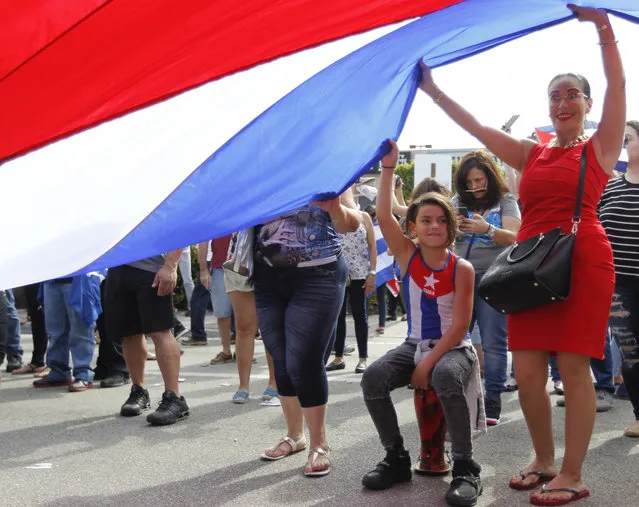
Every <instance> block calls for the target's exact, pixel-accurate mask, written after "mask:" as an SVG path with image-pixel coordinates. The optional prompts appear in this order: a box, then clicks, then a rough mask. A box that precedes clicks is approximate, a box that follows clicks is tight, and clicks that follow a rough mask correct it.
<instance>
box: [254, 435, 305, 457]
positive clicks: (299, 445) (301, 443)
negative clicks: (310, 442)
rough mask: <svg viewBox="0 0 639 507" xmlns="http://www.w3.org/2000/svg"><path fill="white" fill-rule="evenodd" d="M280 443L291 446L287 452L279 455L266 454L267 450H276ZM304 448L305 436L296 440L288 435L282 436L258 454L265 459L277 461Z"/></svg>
mask: <svg viewBox="0 0 639 507" xmlns="http://www.w3.org/2000/svg"><path fill="white" fill-rule="evenodd" d="M282 444H288V446H289V447H290V448H291V451H290V452H287V453H286V454H281V455H280V456H269V455H268V454H266V453H267V452H268V451H273V452H275V451H277V450H278V449H279V448H280V446H281V445H282ZM304 449H306V438H304V436H302V438H300V439H299V440H298V441H297V442H296V441H295V440H293V439H292V438H290V437H284V438H282V439H281V440H280V441H279V442H278V443H277V444H275V445H274V446H273V447H269V448H268V449H266V451H265V452H264V454H262V455H261V456H260V458H262V459H263V460H266V461H279V460H281V459H282V458H286V457H287V456H290V455H291V454H295V453H297V452H300V451H303V450H304Z"/></svg>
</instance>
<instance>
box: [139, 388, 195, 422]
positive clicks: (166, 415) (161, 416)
mask: <svg viewBox="0 0 639 507" xmlns="http://www.w3.org/2000/svg"><path fill="white" fill-rule="evenodd" d="M189 413H190V412H189V406H188V405H187V404H186V400H185V399H184V396H179V397H178V395H177V394H175V393H174V392H173V391H164V394H163V395H162V401H161V402H160V406H159V407H158V408H157V410H156V411H155V412H153V413H152V414H149V415H148V416H146V422H148V423H150V424H151V425H153V426H166V425H168V424H173V423H176V422H177V421H179V420H180V419H184V418H185V417H187V416H188V415H189Z"/></svg>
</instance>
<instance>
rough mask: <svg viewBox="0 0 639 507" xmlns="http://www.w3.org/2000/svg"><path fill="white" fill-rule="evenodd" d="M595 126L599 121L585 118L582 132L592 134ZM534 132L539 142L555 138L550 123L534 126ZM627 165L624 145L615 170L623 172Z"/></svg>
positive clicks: (546, 141) (547, 141) (545, 142)
mask: <svg viewBox="0 0 639 507" xmlns="http://www.w3.org/2000/svg"><path fill="white" fill-rule="evenodd" d="M597 127H599V123H598V122H596V121H591V120H587V121H586V122H585V124H584V133H585V134H586V135H587V136H592V135H593V134H594V133H595V132H596V131H597ZM535 132H536V133H537V138H538V139H539V142H540V143H543V144H547V143H549V142H550V141H552V140H553V139H554V138H555V128H554V127H553V126H552V125H547V126H545V127H537V128H535ZM627 167H628V151H627V150H626V147H625V146H624V147H623V148H622V150H621V153H620V154H619V160H618V161H617V165H616V166H615V171H617V172H620V173H625V172H626V168H627Z"/></svg>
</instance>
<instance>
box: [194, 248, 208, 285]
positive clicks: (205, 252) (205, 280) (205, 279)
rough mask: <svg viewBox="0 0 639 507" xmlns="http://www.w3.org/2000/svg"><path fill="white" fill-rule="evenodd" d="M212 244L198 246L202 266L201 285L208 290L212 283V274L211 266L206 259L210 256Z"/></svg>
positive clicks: (198, 258) (199, 261)
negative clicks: (210, 245)
mask: <svg viewBox="0 0 639 507" xmlns="http://www.w3.org/2000/svg"><path fill="white" fill-rule="evenodd" d="M210 243H211V242H210V241H203V242H202V243H200V244H199V245H198V246H197V260H198V263H199V265H200V283H201V284H202V285H204V287H206V288H208V286H209V285H210V283H211V273H210V272H209V266H208V264H207V263H206V258H207V257H208V255H209V244H210Z"/></svg>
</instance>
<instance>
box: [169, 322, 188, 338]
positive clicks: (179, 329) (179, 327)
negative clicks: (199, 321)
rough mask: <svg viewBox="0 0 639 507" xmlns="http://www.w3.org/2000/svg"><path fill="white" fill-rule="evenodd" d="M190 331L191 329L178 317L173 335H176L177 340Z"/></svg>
mask: <svg viewBox="0 0 639 507" xmlns="http://www.w3.org/2000/svg"><path fill="white" fill-rule="evenodd" d="M188 332H189V330H188V329H187V328H185V327H184V324H182V323H181V322H180V321H179V320H177V319H176V321H175V326H174V327H173V336H174V337H175V339H176V340H177V339H179V338H182V336H184V335H185V334H186V333H188Z"/></svg>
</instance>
